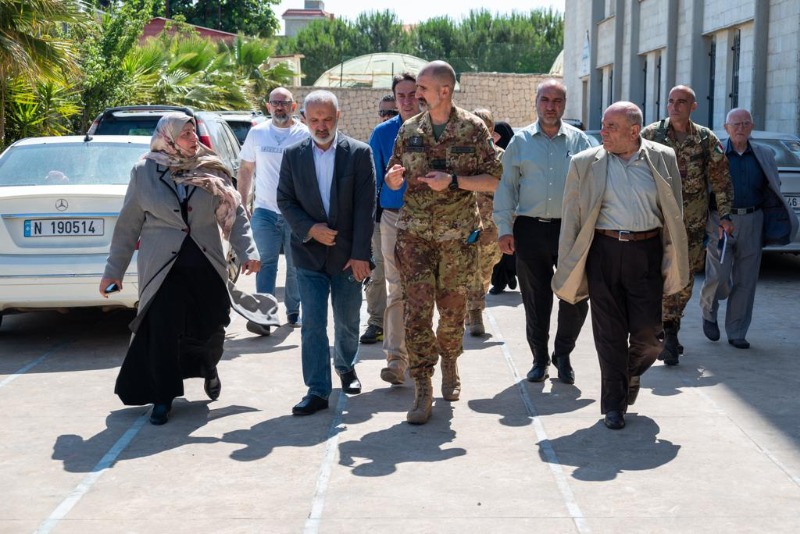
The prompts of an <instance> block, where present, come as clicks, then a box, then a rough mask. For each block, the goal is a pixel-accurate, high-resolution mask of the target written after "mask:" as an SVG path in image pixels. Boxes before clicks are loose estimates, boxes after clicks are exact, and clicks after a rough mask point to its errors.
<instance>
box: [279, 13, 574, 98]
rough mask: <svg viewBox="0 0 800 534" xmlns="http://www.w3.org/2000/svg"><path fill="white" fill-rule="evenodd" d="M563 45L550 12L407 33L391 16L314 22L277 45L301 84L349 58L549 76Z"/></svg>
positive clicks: (474, 19) (483, 17)
mask: <svg viewBox="0 0 800 534" xmlns="http://www.w3.org/2000/svg"><path fill="white" fill-rule="evenodd" d="M563 43H564V20H563V17H562V16H561V15H560V14H558V13H556V12H554V11H553V10H550V9H538V10H531V11H530V12H528V13H519V12H513V13H511V14H510V15H498V16H494V15H492V14H491V13H490V12H489V11H487V10H485V9H484V10H474V11H472V12H470V13H469V15H468V16H467V17H466V18H465V19H464V20H463V21H461V22H454V21H453V19H451V18H450V17H435V18H432V19H429V20H427V21H425V22H422V23H420V24H418V25H417V26H415V27H413V28H412V29H411V30H410V31H408V32H406V31H405V30H404V29H403V26H402V24H400V22H399V20H398V19H397V16H396V15H395V14H394V13H393V12H391V11H384V12H378V13H373V12H370V13H362V14H361V15H359V17H358V18H357V19H356V21H355V22H354V23H351V22H347V21H342V20H320V21H315V22H313V23H311V24H309V25H308V26H307V27H305V28H304V29H303V30H301V31H300V32H299V33H298V34H297V36H295V37H293V38H289V39H286V40H284V41H283V42H281V44H280V45H279V51H280V53H284V54H289V53H300V54H303V55H304V56H305V59H304V60H303V72H304V73H305V79H304V81H303V83H304V84H311V83H313V82H314V81H315V80H316V79H317V78H318V77H319V76H320V75H321V74H322V73H323V72H325V71H326V70H328V69H330V68H332V67H334V66H335V65H337V64H338V63H341V62H342V61H344V60H346V59H350V58H352V57H355V56H358V55H361V54H368V53H372V52H401V53H408V54H412V55H415V56H417V57H420V58H422V59H427V60H433V59H444V60H446V61H448V62H450V64H451V65H453V68H455V70H456V72H457V73H459V72H463V71H497V72H515V73H540V72H547V71H549V69H550V66H551V65H552V63H553V61H554V60H555V58H556V56H557V55H558V53H559V52H560V51H561V49H562V48H563Z"/></svg>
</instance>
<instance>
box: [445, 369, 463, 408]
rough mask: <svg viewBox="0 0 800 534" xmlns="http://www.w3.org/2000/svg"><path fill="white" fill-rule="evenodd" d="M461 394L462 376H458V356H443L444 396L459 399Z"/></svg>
mask: <svg viewBox="0 0 800 534" xmlns="http://www.w3.org/2000/svg"><path fill="white" fill-rule="evenodd" d="M460 395H461V378H460V377H459V376H458V363H457V360H456V358H447V359H445V358H442V397H444V400H448V401H457V400H458V397H459V396H460Z"/></svg>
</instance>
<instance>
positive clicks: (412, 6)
mask: <svg viewBox="0 0 800 534" xmlns="http://www.w3.org/2000/svg"><path fill="white" fill-rule="evenodd" d="M564 1H565V0H498V1H497V2H487V0H434V1H431V0H399V1H398V0H395V1H389V0H368V1H366V2H361V1H359V0H323V3H324V5H325V11H327V12H328V13H333V14H334V15H336V18H340V19H349V20H355V19H356V17H358V15H359V14H361V13H362V12H364V11H385V10H387V9H388V10H390V11H394V12H395V13H396V14H397V16H398V18H399V19H400V20H402V21H403V22H404V23H405V24H414V23H417V22H422V21H425V20H428V19H429V18H432V17H437V16H443V15H449V16H450V17H451V18H453V19H455V20H459V19H461V18H462V17H464V16H466V15H467V14H468V13H469V12H470V10H473V9H482V8H486V9H488V10H489V11H491V12H492V13H500V14H507V13H511V12H512V11H515V10H516V11H521V12H528V11H529V10H531V9H537V8H540V7H544V8H548V7H551V8H553V9H554V10H556V11H559V12H561V13H563V12H564ZM493 3H494V4H495V5H497V6H499V5H502V7H494V6H492V5H491V4H493ZM487 4H489V5H487ZM304 6H305V1H304V0H282V1H281V3H280V4H278V5H274V6H272V8H273V11H274V13H275V14H276V15H277V16H278V20H280V21H281V30H280V32H279V33H280V34H281V35H283V19H281V15H283V13H284V12H285V11H286V10H287V9H303V7H304Z"/></svg>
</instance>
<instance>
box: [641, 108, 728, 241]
mask: <svg viewBox="0 0 800 534" xmlns="http://www.w3.org/2000/svg"><path fill="white" fill-rule="evenodd" d="M642 137H644V138H645V139H649V140H650V141H655V142H656V143H661V144H662V145H666V146H668V147H670V148H672V149H673V150H674V151H675V155H676V156H677V157H678V170H679V171H680V173H681V184H682V189H683V214H684V219H685V221H686V226H687V227H692V226H699V225H701V224H702V225H703V226H705V223H706V220H707V218H708V209H709V194H708V193H709V190H710V191H711V192H712V193H714V198H715V201H716V207H717V210H718V211H719V214H720V215H721V216H724V215H729V214H730V212H731V204H732V201H733V184H732V183H731V176H730V173H729V172H728V158H726V157H725V149H724V148H723V147H722V143H720V141H719V139H718V138H717V136H716V135H714V132H712V131H711V130H709V129H708V128H706V127H705V126H700V125H698V124H695V123H694V122H692V121H689V134H688V135H687V136H686V139H684V140H683V142H682V143H679V142H678V141H677V140H676V139H675V132H674V130H673V129H672V128H671V127H670V120H669V119H664V120H661V121H659V122H654V123H653V124H651V125H649V126H647V127H646V128H645V129H644V130H642Z"/></svg>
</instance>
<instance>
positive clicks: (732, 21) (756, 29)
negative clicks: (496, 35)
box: [564, 0, 800, 134]
mask: <svg viewBox="0 0 800 534" xmlns="http://www.w3.org/2000/svg"><path fill="white" fill-rule="evenodd" d="M564 82H565V84H566V86H567V90H568V93H569V95H570V98H569V99H568V101H567V110H566V114H565V116H567V117H574V118H577V119H581V120H582V121H583V123H584V124H586V125H587V126H586V127H587V129H598V128H600V121H601V117H602V112H603V110H604V109H605V108H606V107H607V106H608V105H609V104H610V103H612V102H615V101H618V100H630V101H632V102H635V103H636V104H638V105H639V106H640V107H641V108H642V111H643V113H644V117H645V124H648V123H650V122H653V121H655V120H658V119H660V118H663V117H664V116H666V113H667V109H666V105H667V98H668V94H669V90H670V89H671V88H672V87H673V86H675V85H678V84H685V85H689V86H691V87H692V88H693V89H694V90H695V92H696V94H697V104H698V108H697V110H696V111H695V113H694V115H693V118H694V119H695V120H696V121H697V122H699V123H701V124H704V125H707V126H710V127H712V128H722V125H723V123H724V122H725V115H726V113H727V112H728V111H729V110H730V109H732V108H734V107H744V108H747V109H750V110H751V111H752V113H753V120H754V122H755V127H756V129H759V130H772V131H778V132H785V133H792V134H797V133H798V132H800V1H798V0H566V8H565V13H564Z"/></svg>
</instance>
